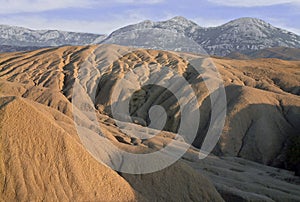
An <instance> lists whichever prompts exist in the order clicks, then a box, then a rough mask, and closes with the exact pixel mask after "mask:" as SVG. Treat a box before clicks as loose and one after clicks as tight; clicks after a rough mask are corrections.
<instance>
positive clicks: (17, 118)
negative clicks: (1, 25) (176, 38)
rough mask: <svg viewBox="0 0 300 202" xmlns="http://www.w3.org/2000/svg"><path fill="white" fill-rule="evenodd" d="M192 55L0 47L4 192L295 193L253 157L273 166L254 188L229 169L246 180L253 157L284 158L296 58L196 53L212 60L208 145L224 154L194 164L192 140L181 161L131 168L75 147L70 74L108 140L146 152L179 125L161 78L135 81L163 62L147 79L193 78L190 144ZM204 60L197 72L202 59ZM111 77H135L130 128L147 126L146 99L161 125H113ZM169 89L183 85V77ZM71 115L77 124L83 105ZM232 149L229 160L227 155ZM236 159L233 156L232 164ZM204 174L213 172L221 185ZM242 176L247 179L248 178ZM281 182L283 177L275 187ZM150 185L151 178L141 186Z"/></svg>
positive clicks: (203, 100)
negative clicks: (217, 97)
mask: <svg viewBox="0 0 300 202" xmlns="http://www.w3.org/2000/svg"><path fill="white" fill-rule="evenodd" d="M194 57H196V56H195V55H192V54H185V53H175V52H164V51H155V50H144V49H129V48H127V47H122V46H114V45H103V46H100V47H99V46H82V47H60V48H51V49H42V50H37V51H33V52H28V53H6V54H1V55H0V93H1V94H0V95H1V98H0V100H1V104H0V108H1V119H0V129H1V132H0V135H1V136H0V137H1V151H2V153H1V161H0V163H1V172H0V177H1V182H0V185H1V190H2V194H3V197H2V198H3V200H12V199H15V200H18V199H24V198H25V200H26V199H27V200H49V201H50V200H58V199H70V200H71V199H73V200H94V199H99V200H102V199H103V198H104V199H105V201H109V200H111V201H115V200H127V201H132V200H150V201H152V200H158V201H162V200H166V199H170V200H174V201H175V200H184V201H186V200H191V201H222V198H221V196H220V195H219V193H221V195H222V197H223V198H224V199H236V198H238V199H240V200H242V201H243V200H244V201H248V200H249V201H250V200H254V199H256V200H258V199H259V200H265V201H268V200H269V201H270V200H294V201H297V200H299V198H300V196H299V188H297V185H295V184H293V183H298V182H297V179H298V178H296V177H293V176H292V174H291V173H290V172H288V171H282V172H279V171H278V172H277V171H276V170H275V169H271V168H268V167H267V166H263V165H260V166H262V167H261V169H263V170H265V173H267V172H269V173H272V174H274V173H276V175H278V177H272V176H271V177H270V176H268V177H267V178H266V179H268V181H266V182H265V184H263V185H261V186H262V187H263V188H261V189H254V188H253V189H250V188H247V187H245V186H239V184H237V183H236V180H237V178H240V179H242V180H246V181H244V183H247V180H249V178H246V177H245V176H246V175H243V174H241V172H246V170H247V168H250V167H252V168H253V169H252V171H251V172H250V173H251V176H254V174H253V173H256V174H255V176H259V174H258V172H259V170H260V169H258V168H259V166H258V165H259V164H255V163H252V162H251V161H255V162H257V163H261V164H264V165H272V166H277V167H282V168H283V167H285V165H286V164H287V151H288V147H289V144H290V138H291V137H292V136H296V135H299V131H300V128H299V125H300V124H299V120H300V119H299V118H300V117H299V114H300V113H299V112H300V98H299V94H300V88H299V86H300V80H299V73H300V61H284V60H279V59H258V60H243V61H241V60H231V59H217V58H213V59H210V58H207V57H205V56H201V57H203V62H205V61H207V60H211V61H212V62H213V63H214V64H215V65H216V68H217V69H218V71H219V72H220V74H221V76H222V79H223V80H224V85H225V91H226V96H227V117H226V122H225V127H224V130H223V132H222V135H221V138H220V140H219V142H218V144H217V146H216V147H215V149H214V154H216V155H218V156H221V158H224V159H223V160H218V158H217V157H213V156H212V157H209V158H208V160H207V161H204V163H203V164H201V163H197V162H198V161H196V160H193V159H195V158H196V155H195V151H197V149H196V148H193V149H191V150H189V152H188V153H187V154H186V155H187V156H186V157H184V160H180V161H179V162H177V163H176V164H175V165H173V166H171V167H169V168H166V169H164V170H162V171H159V172H157V173H152V174H147V175H129V174H123V173H117V172H115V171H113V170H111V169H110V168H108V167H106V166H104V165H102V164H100V163H98V162H97V161H96V160H95V159H94V158H92V156H90V155H89V153H88V152H87V151H86V150H85V149H84V147H83V145H82V142H81V141H80V138H79V137H78V136H77V131H76V128H75V126H74V122H73V119H74V110H77V109H76V107H75V108H73V107H72V101H73V99H74V95H73V90H74V88H73V87H74V83H75V81H76V79H78V78H79V79H81V80H80V82H81V85H82V86H84V89H85V90H86V91H87V92H88V93H89V94H90V95H91V97H92V99H94V106H92V107H93V110H95V111H96V114H97V119H98V122H99V124H100V126H101V128H102V129H103V131H104V135H105V136H106V137H107V138H108V139H109V140H110V141H112V142H113V143H114V144H116V145H117V146H118V147H120V148H122V149H124V150H127V151H130V152H150V151H153V150H158V149H160V148H163V147H165V145H166V144H167V143H168V142H170V141H172V140H174V139H176V138H175V135H174V134H173V132H178V125H179V124H180V120H181V119H180V115H181V114H180V113H179V106H178V105H179V104H178V100H176V98H174V96H172V94H171V92H170V91H168V90H167V89H164V88H159V87H157V86H155V85H153V86H146V87H143V86H142V84H143V83H144V82H145V81H146V80H149V74H150V73H151V72H153V71H162V72H164V74H162V75H161V76H160V77H158V78H157V82H158V83H160V82H167V81H169V80H171V79H172V78H174V77H175V76H176V75H175V73H174V72H176V73H177V74H178V75H181V76H182V77H183V78H185V80H186V81H187V82H188V83H189V84H191V86H192V88H193V90H194V92H195V94H196V96H197V101H198V102H199V105H200V108H199V110H200V112H201V119H200V124H199V128H198V131H197V138H196V140H195V141H194V143H193V145H194V146H195V147H198V148H200V147H201V145H202V142H203V139H204V137H205V135H206V131H207V129H208V126H209V125H210V124H211V123H210V118H211V117H210V111H211V106H212V104H211V103H210V100H209V92H208V88H207V87H206V86H205V82H203V79H201V73H200V75H199V73H198V72H196V71H195V69H194V68H193V67H192V66H191V64H189V62H188V61H189V60H190V59H191V58H194ZM197 57H199V56H197ZM203 71H206V67H205V66H204V67H203ZM147 72H148V73H147ZM121 78H125V79H126V81H127V85H128V86H135V87H137V88H140V90H139V91H136V92H134V94H133V96H132V98H131V99H130V102H129V104H130V105H129V106H130V107H129V113H130V115H131V117H132V119H133V120H134V123H132V124H131V125H130V127H131V133H134V132H132V131H142V132H143V131H145V130H146V129H145V125H151V122H150V120H149V116H148V115H147V113H148V111H149V109H150V108H151V107H152V106H154V105H161V106H163V107H164V108H165V109H167V110H166V111H167V116H168V119H167V122H166V125H165V126H164V130H165V131H163V132H161V133H160V134H159V135H157V136H156V137H154V138H150V139H148V140H144V139H139V138H136V137H133V136H131V135H130V131H129V134H125V133H124V132H123V131H120V130H119V128H118V127H117V125H116V122H117V120H116V119H118V120H119V121H126V120H125V119H124V118H122V116H120V117H114V116H113V112H112V111H111V107H112V106H111V100H112V99H113V97H114V96H113V92H114V91H115V90H116V88H117V87H118V86H117V82H118V80H120V79H121ZM133 81H136V82H133ZM174 90H175V91H177V92H184V93H185V95H186V96H187V97H189V96H190V94H189V91H187V90H186V89H183V88H182V86H176V88H175V89H174ZM75 118H78V119H79V120H80V122H81V123H82V124H83V127H85V124H87V122H86V119H85V117H84V116H79V117H75ZM133 135H134V134H133ZM237 157H240V158H237ZM230 158H233V159H235V160H228V159H230ZM241 158H244V159H248V160H251V161H247V160H242V159H241ZM205 162H206V163H205ZM218 162H219V164H220V165H223V166H224V168H226V169H224V170H218V169H217V168H216V167H215V166H214V165H218ZM236 162H241V163H240V166H237V165H236V164H237V163H236ZM187 164H190V165H187ZM234 165H235V166H234ZM231 166H232V167H234V168H233V170H231V171H230V172H232V173H233V174H232V175H231V174H230V175H229V174H228V172H229V171H228V170H227V167H231ZM217 167H220V166H217ZM228 169H229V168H228ZM241 170H242V171H241ZM202 173H205V174H206V175H207V176H209V177H210V180H213V183H214V185H215V186H216V187H217V190H218V191H219V193H218V192H217V191H216V189H215V187H214V185H213V184H212V183H211V182H210V180H209V179H207V178H206V177H204V176H203V175H202ZM207 173H208V174H207ZM211 173H214V174H215V175H214V174H211ZM216 173H220V174H218V175H220V176H222V177H224V178H225V179H224V182H220V176H219V177H216V176H218V175H217V174H216ZM239 176H240V177H239ZM262 176H263V177H265V174H262ZM226 177H228V179H226ZM287 178H289V179H290V182H288V180H287ZM275 182H276V183H275ZM241 183H242V182H241ZM251 183H253V186H254V184H255V183H256V182H255V181H254V182H251ZM260 183H263V182H260ZM271 184H273V185H272V186H271ZM287 184H289V185H288V187H289V188H281V189H280V191H278V189H279V187H281V186H282V185H286V186H287ZM149 185H155V186H154V187H152V188H149ZM182 186H183V187H182ZM193 186H195V187H193ZM270 186H271V187H270ZM191 187H193V188H191ZM228 187H230V188H228Z"/></svg>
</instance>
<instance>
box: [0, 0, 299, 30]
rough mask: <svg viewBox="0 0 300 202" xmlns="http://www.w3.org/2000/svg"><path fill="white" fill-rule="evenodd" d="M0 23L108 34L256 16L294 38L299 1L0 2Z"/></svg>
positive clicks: (205, 23)
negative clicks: (180, 20)
mask: <svg viewBox="0 0 300 202" xmlns="http://www.w3.org/2000/svg"><path fill="white" fill-rule="evenodd" d="M0 5H1V6H0V24H7V25H15V26H22V27H27V28H31V29H58V30H66V31H77V32H90V33H97V34H109V33H110V32H112V31H113V30H116V29H118V28H120V27H123V26H125V25H129V24H134V23H137V22H141V21H143V20H152V21H162V20H167V19H170V18H172V17H174V16H183V17H185V18H187V19H190V20H192V21H194V22H196V23H197V24H199V25H200V26H202V27H211V26H218V25H221V24H224V23H226V22H228V21H230V20H233V19H236V18H240V17H256V18H260V19H262V20H265V21H267V22H269V23H271V24H272V25H274V26H277V27H280V28H284V29H287V30H289V31H292V32H294V33H297V34H299V35H300V0H227V1H226V0H184V1H182V0H174V1H170V0H60V1H56V0H0Z"/></svg>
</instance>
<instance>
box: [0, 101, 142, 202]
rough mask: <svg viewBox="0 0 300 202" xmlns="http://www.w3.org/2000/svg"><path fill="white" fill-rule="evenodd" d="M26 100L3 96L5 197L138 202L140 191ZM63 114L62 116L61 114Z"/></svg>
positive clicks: (2, 133) (11, 198)
mask: <svg viewBox="0 0 300 202" xmlns="http://www.w3.org/2000/svg"><path fill="white" fill-rule="evenodd" d="M43 108H44V107H43V106H42V105H39V108H36V106H32V104H31V103H30V102H28V101H25V100H24V99H20V98H16V97H4V98H1V113H0V114H1V122H0V128H1V151H2V153H1V172H0V175H1V182H0V183H1V190H2V196H1V198H2V199H3V200H5V201H11V200H20V201H41V200H46V201H61V200H75V201H95V200H96V201H104V199H105V201H134V200H137V199H139V197H138V194H137V193H136V192H135V191H134V190H133V189H132V187H131V186H130V185H129V184H128V183H127V182H126V181H125V180H124V179H123V178H122V177H120V176H119V175H118V174H117V173H116V172H114V171H112V170H111V169H109V168H107V167H106V166H104V165H101V164H100V163H98V162H97V161H96V160H95V159H93V158H92V157H91V156H90V155H89V154H88V152H87V151H86V150H85V149H84V148H83V147H82V145H80V144H79V143H78V141H77V140H75V139H74V138H73V137H72V136H71V135H70V134H68V133H67V132H66V131H65V130H64V129H62V128H61V127H59V126H58V125H57V124H56V123H55V121H53V120H51V119H50V118H48V117H47V116H49V114H44V113H41V112H39V110H41V111H44V109H43ZM61 116H62V115H61Z"/></svg>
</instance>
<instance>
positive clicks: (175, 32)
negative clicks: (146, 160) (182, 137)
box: [0, 16, 300, 56]
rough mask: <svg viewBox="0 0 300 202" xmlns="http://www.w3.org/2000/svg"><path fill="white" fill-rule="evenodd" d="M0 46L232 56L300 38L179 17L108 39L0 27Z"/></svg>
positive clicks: (258, 24) (248, 23)
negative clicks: (124, 48) (132, 49)
mask: <svg viewBox="0 0 300 202" xmlns="http://www.w3.org/2000/svg"><path fill="white" fill-rule="evenodd" d="M0 43H1V45H6V46H12V48H11V49H8V48H7V47H5V49H4V50H5V51H8V52H9V51H10V50H11V51H14V50H22V48H18V47H19V46H20V47H23V46H26V47H32V50H34V49H38V48H39V47H45V46H62V45H87V44H117V45H123V46H134V47H140V48H149V49H160V50H173V51H183V52H194V53H200V54H203V53H204V52H205V53H207V54H209V55H217V56H226V55H228V54H230V53H232V52H245V51H255V50H261V49H266V48H274V47H279V46H280V47H288V48H300V36H299V35H297V34H295V33H293V32H291V31H287V30H284V29H281V28H278V27H275V26H273V25H271V24H270V23H268V22H266V21H264V20H261V19H258V18H251V17H242V18H237V19H234V20H231V21H229V22H227V23H225V24H222V25H219V26H215V27H202V26H200V25H198V24H197V23H195V22H193V21H192V20H189V19H186V18H184V17H182V16H176V17H173V18H171V19H169V20H165V21H157V22H154V21H151V20H145V21H142V22H139V23H137V24H131V25H128V26H124V27H121V28H119V29H117V30H115V31H113V32H112V33H110V34H109V35H108V36H105V35H101V34H91V33H80V32H66V31H59V30H32V29H27V28H22V27H17V26H8V25H0ZM204 50H205V51H204Z"/></svg>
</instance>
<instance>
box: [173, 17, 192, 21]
mask: <svg viewBox="0 0 300 202" xmlns="http://www.w3.org/2000/svg"><path fill="white" fill-rule="evenodd" d="M169 21H176V22H190V20H188V19H186V18H185V17H182V16H175V17H173V18H171V19H170V20H169Z"/></svg>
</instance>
